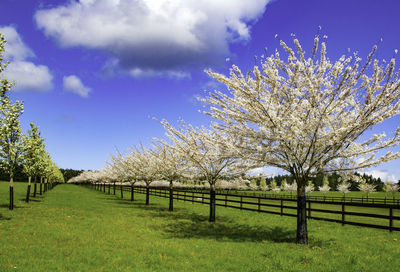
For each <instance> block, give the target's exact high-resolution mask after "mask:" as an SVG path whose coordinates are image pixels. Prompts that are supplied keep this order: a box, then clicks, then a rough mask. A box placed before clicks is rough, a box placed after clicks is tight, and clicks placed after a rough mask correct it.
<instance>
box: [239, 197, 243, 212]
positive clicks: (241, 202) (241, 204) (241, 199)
mask: <svg viewBox="0 0 400 272" xmlns="http://www.w3.org/2000/svg"><path fill="white" fill-rule="evenodd" d="M242 207H243V196H240V209H242Z"/></svg>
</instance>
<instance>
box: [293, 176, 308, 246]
mask: <svg viewBox="0 0 400 272" xmlns="http://www.w3.org/2000/svg"><path fill="white" fill-rule="evenodd" d="M297 185H298V187H297V188H298V189H297V235H296V243H298V244H303V245H307V244H308V232H307V213H306V212H307V202H306V194H305V182H304V183H300V184H297Z"/></svg>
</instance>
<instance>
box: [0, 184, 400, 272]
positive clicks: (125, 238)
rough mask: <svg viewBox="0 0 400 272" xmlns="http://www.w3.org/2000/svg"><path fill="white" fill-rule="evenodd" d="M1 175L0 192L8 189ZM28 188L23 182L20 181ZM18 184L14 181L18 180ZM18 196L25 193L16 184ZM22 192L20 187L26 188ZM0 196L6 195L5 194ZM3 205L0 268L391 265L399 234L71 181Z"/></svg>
mask: <svg viewBox="0 0 400 272" xmlns="http://www.w3.org/2000/svg"><path fill="white" fill-rule="evenodd" d="M7 188H8V187H7V184H6V183H0V193H1V194H0V195H2V192H3V191H6V190H7ZM21 188H24V190H25V186H21ZM16 191H17V190H16ZM21 195H22V196H23V193H22V194H21ZM22 199H23V197H22ZM1 201H2V202H3V198H2V200H1ZM17 205H18V206H19V208H17V209H15V210H14V211H8V209H7V208H3V207H0V214H1V215H2V219H1V220H0V271H396V270H397V268H398V267H399V265H400V259H399V258H398V256H399V254H400V246H399V242H400V234H399V233H398V232H393V233H389V232H388V231H384V230H377V229H369V228H360V227H353V226H344V227H342V226H341V225H339V224H336V223H329V222H320V221H313V220H311V221H309V225H308V226H309V236H310V245H308V246H300V245H297V244H295V243H294V241H295V228H296V219H295V218H291V217H281V216H279V215H270V214H262V213H256V212H247V211H244V210H242V211H238V210H235V209H226V208H222V207H217V211H216V212H217V222H216V223H215V224H210V223H208V222H207V219H208V206H207V205H201V204H190V202H183V201H177V202H175V211H174V212H168V199H166V198H160V197H154V196H151V197H150V205H149V206H145V205H144V195H142V194H136V195H135V201H133V202H131V201H130V198H129V197H128V196H126V199H120V198H118V197H116V196H114V195H108V194H107V193H102V192H98V191H95V190H91V189H88V188H84V187H81V186H74V185H59V186H57V187H56V188H54V189H53V190H52V191H49V192H48V193H46V195H45V197H44V198H39V199H38V201H36V202H33V203H30V204H29V205H25V204H23V201H22V203H21V204H17Z"/></svg>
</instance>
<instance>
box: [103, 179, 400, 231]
mask: <svg viewBox="0 0 400 272" xmlns="http://www.w3.org/2000/svg"><path fill="white" fill-rule="evenodd" d="M122 186H123V187H122V190H123V191H126V192H131V189H132V188H131V186H129V185H122ZM96 188H97V189H99V190H101V191H104V192H108V193H113V192H114V188H113V185H108V184H107V185H96ZM120 190H121V185H116V187H115V191H116V192H117V193H118V192H120ZM134 192H135V193H141V194H145V193H146V187H144V186H134ZM150 195H154V196H159V197H164V198H169V188H165V187H150ZM173 197H174V200H179V201H184V202H192V203H201V204H209V203H210V193H209V191H206V190H188V189H175V188H174V193H173ZM306 199H307V200H306V201H307V218H309V219H314V220H324V221H330V222H336V223H341V224H342V225H345V224H346V225H355V226H362V227H371V228H378V229H386V230H389V231H400V205H398V204H393V203H391V204H388V203H386V204H385V203H376V202H375V203H371V202H355V201H354V199H353V200H352V201H348V200H346V201H343V199H340V200H337V199H335V198H329V199H326V198H325V199H321V198H313V197H307V198H306ZM216 206H221V207H229V208H234V209H240V210H247V211H256V212H260V213H270V214H278V215H281V216H283V215H284V216H292V217H296V216H297V199H296V197H295V196H283V197H279V195H267V194H261V195H259V194H247V193H241V192H239V193H238V192H236V193H233V192H227V191H217V192H216Z"/></svg>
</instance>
